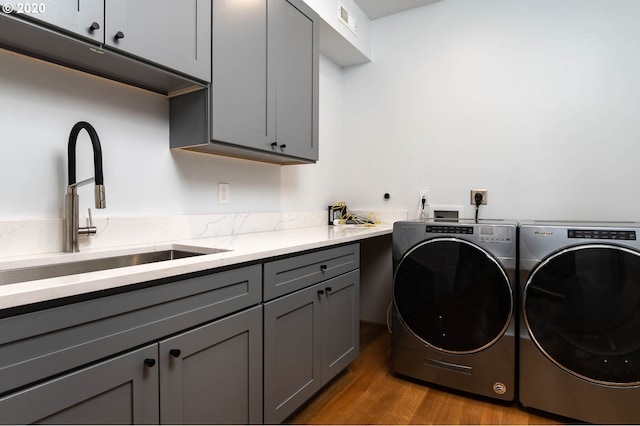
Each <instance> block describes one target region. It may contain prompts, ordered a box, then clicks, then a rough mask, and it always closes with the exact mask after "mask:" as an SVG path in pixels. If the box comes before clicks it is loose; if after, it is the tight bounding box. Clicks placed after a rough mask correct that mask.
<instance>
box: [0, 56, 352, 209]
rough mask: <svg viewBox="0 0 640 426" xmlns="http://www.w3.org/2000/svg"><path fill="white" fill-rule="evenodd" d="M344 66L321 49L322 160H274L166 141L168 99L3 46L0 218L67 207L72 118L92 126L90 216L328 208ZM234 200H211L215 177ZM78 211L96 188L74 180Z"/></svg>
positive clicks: (87, 153) (83, 147)
mask: <svg viewBox="0 0 640 426" xmlns="http://www.w3.org/2000/svg"><path fill="white" fill-rule="evenodd" d="M341 78H342V71H341V69H340V68H338V67H336V66H335V65H334V64H333V63H332V62H331V61H330V60H327V59H326V58H322V60H321V70H320V80H321V81H320V91H321V105H320V117H321V118H320V119H321V121H322V130H321V132H320V137H321V142H320V143H321V148H320V156H321V160H322V161H321V162H320V163H318V164H316V165H305V166H296V167H292V168H291V169H288V168H287V167H288V166H287V167H281V166H277V165H270V164H263V163H258V162H254V161H245V160H236V159H230V158H224V157H216V156H210V155H203V154H196V153H190V152H181V151H178V152H172V151H171V150H169V102H168V100H167V99H166V98H164V97H162V96H159V95H156V94H153V93H149V92H146V91H143V90H138V89H135V88H131V87H128V86H125V85H122V84H119V83H113V82H110V81H107V80H104V79H101V78H96V77H92V76H89V75H87V74H83V73H80V72H76V71H71V70H69V69H66V68H62V67H59V66H55V65H51V64H48V63H45V62H41V61H37V60H33V59H28V58H25V57H22V56H19V55H15V54H12V53H9V52H6V51H2V50H0V117H1V121H0V122H1V123H2V131H1V133H0V138H1V141H0V171H1V173H2V179H0V199H1V203H0V205H1V208H0V220H2V219H15V218H19V219H24V218H37V219H42V218H57V217H62V215H63V206H62V202H63V197H64V192H65V187H66V184H67V141H68V137H69V132H70V130H71V127H72V126H73V124H75V123H76V122H77V121H80V120H85V121H88V122H90V123H91V124H92V125H93V126H94V127H95V128H96V130H97V132H98V135H99V137H100V141H101V144H102V151H103V156H104V177H105V186H106V196H107V209H105V210H101V211H94V215H95V216H96V217H101V216H111V217H112V216H123V215H125V216H131V215H147V216H148V215H164V214H205V213H227V212H278V211H283V210H288V211H292V210H294V211H313V210H323V209H325V208H326V206H327V203H328V202H329V200H333V199H334V198H335V197H334V195H333V192H332V191H334V190H335V188H336V187H339V185H338V183H339V170H341V164H340V161H341V158H342V154H341V151H340V150H341V148H340V146H341V145H340V142H341V141H340V139H341V131H342V130H341V129H342V124H341V122H340V121H339V118H340V114H339V111H340V109H341V105H342V95H341V90H340V88H341V85H342V81H341ZM90 146H91V144H90V143H89V139H88V136H87V134H86V132H82V133H81V134H80V139H79V141H78V146H77V149H78V150H77V159H78V172H77V178H78V180H82V179H84V178H87V177H90V176H92V175H93V169H92V167H93V166H92V164H93V160H92V154H91V149H90ZM218 182H228V183H230V185H231V204H229V205H228V206H221V205H218V203H217V190H218V187H217V183H218ZM79 192H80V201H81V216H84V213H83V212H85V211H86V208H88V207H93V206H92V203H93V188H92V185H91V186H86V187H82V188H81V189H80V190H79Z"/></svg>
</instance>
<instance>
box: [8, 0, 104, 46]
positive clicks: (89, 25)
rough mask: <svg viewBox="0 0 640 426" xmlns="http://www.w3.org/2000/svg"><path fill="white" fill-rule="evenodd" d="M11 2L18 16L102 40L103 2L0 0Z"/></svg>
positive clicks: (89, 0) (87, 0)
mask: <svg viewBox="0 0 640 426" xmlns="http://www.w3.org/2000/svg"><path fill="white" fill-rule="evenodd" d="M0 3H2V4H3V5H6V4H11V5H14V4H16V6H14V12H15V13H18V14H19V15H20V16H22V17H25V18H28V19H35V20H37V21H41V22H44V23H46V24H49V25H52V26H54V27H56V28H60V29H63V30H65V31H69V32H71V33H74V34H77V35H79V36H82V37H86V38H90V39H92V40H95V41H97V42H99V43H102V42H103V41H104V4H103V2H102V1H96V0H77V1H63V0H40V1H39V2H38V3H27V2H23V3H20V8H18V6H17V3H16V2H12V1H5V0H0Z"/></svg>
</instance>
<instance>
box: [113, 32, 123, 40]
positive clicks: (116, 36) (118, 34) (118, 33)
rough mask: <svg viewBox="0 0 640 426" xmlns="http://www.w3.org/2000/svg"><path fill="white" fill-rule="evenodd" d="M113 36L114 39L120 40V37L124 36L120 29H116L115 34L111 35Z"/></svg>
mask: <svg viewBox="0 0 640 426" xmlns="http://www.w3.org/2000/svg"><path fill="white" fill-rule="evenodd" d="M113 38H114V39H115V40H120V39H121V38H124V33H123V32H122V31H118V32H117V33H116V35H114V36H113Z"/></svg>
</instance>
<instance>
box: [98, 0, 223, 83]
mask: <svg viewBox="0 0 640 426" xmlns="http://www.w3.org/2000/svg"><path fill="white" fill-rule="evenodd" d="M105 21H106V22H105V36H104V38H105V44H106V45H108V46H111V47H115V48H117V49H120V50H123V51H126V52H127V53H130V54H133V55H136V56H138V57H140V58H144V59H147V60H149V61H152V62H155V63H156V64H159V65H162V66H165V67H167V68H171V69H174V70H176V71H180V72H182V73H184V74H188V75H190V76H193V77H196V78H198V79H200V80H204V81H211V0H181V1H175V0H135V1H127V0H105Z"/></svg>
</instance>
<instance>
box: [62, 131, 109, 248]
mask: <svg viewBox="0 0 640 426" xmlns="http://www.w3.org/2000/svg"><path fill="white" fill-rule="evenodd" d="M82 129H85V130H86V131H87V133H88V134H89V137H90V138H91V145H93V168H94V177H92V178H89V179H85V180H83V181H80V182H76V142H77V139H78V134H79V133H80V131H81V130H82ZM67 154H68V161H69V164H68V170H69V184H68V186H67V195H66V203H65V225H64V228H65V232H64V250H65V251H67V252H75V251H79V247H78V235H93V234H95V233H96V228H95V226H93V220H92V218H91V209H89V225H88V226H86V227H80V226H79V225H78V222H79V214H78V204H79V203H78V187H79V186H82V185H84V184H87V183H89V182H91V181H95V201H96V208H97V209H104V208H105V207H106V201H105V191H104V176H103V174H102V147H101V146H100V139H99V138H98V133H97V132H96V129H94V128H93V126H92V125H91V124H89V123H87V122H86V121H80V122H78V123H76V124H75V125H74V126H73V128H72V129H71V134H69V146H68V151H67Z"/></svg>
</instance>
